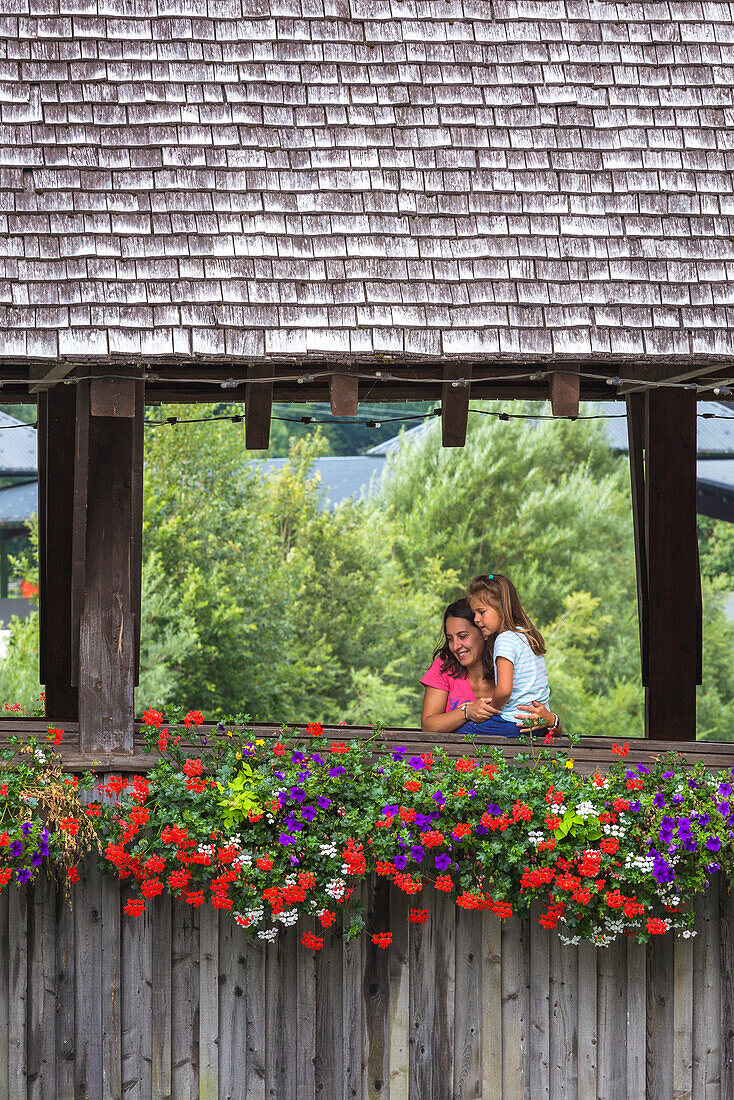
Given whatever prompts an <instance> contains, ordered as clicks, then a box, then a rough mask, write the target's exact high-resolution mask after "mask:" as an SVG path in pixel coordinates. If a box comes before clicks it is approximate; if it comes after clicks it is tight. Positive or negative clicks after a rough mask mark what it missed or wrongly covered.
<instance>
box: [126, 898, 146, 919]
mask: <svg viewBox="0 0 734 1100" xmlns="http://www.w3.org/2000/svg"><path fill="white" fill-rule="evenodd" d="M125 912H126V913H127V915H128V916H129V917H140V916H142V915H143V913H144V912H145V902H144V901H143V900H142V898H130V900H129V901H126V902H125Z"/></svg>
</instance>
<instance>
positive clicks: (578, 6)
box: [0, 0, 734, 362]
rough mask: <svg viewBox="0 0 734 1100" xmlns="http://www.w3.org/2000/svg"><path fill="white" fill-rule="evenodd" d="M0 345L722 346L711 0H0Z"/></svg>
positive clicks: (78, 353)
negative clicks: (0, 12)
mask: <svg viewBox="0 0 734 1100" xmlns="http://www.w3.org/2000/svg"><path fill="white" fill-rule="evenodd" d="M6 7H7V12H6V14H5V17H4V18H3V20H2V37H3V43H4V45H3V54H2V58H3V60H2V85H1V87H0V123H1V125H0V143H1V147H0V186H1V187H2V194H3V203H2V210H1V212H0V332H1V333H2V340H1V341H0V355H2V356H3V357H6V358H11V357H12V358H15V357H19V358H21V359H22V358H41V359H51V360H54V359H56V358H58V357H62V358H66V359H69V360H72V359H73V360H74V361H78V360H79V359H82V360H84V359H90V358H100V359H102V360H105V361H110V362H113V361H121V360H125V359H127V360H129V361H135V362H137V361H139V359H140V357H141V356H142V357H144V358H145V359H146V361H148V362H149V361H150V360H151V359H154V358H155V357H156V356H171V357H174V358H180V359H182V360H186V359H193V360H197V361H202V362H205V361H206V360H207V359H208V358H209V357H217V356H219V357H226V358H227V359H228V360H229V361H233V360H240V361H242V362H246V361H251V360H252V359H263V358H268V357H276V358H277V357H279V356H281V357H282V356H299V357H303V358H308V357H315V358H319V359H323V358H324V357H325V356H333V357H339V356H364V355H367V356H370V355H380V356H384V355H385V354H390V355H397V356H401V355H405V356H419V357H421V356H422V357H433V358H436V357H451V356H456V357H463V358H471V357H476V358H477V359H479V360H481V361H484V362H486V361H487V360H488V358H489V357H495V358H496V357H499V356H503V357H506V356H513V355H517V356H527V357H528V358H529V359H531V360H533V361H535V360H536V359H537V357H538V356H543V357H549V359H550V360H551V361H552V360H553V359H564V358H566V357H569V356H580V357H582V358H587V359H590V358H592V357H593V358H594V359H598V357H602V358H611V359H614V358H615V357H616V358H624V357H626V356H632V357H635V358H637V359H639V358H642V359H645V358H648V359H649V358H652V359H658V358H660V357H665V358H667V357H671V356H673V357H678V356H679V357H684V358H686V359H689V358H695V357H697V356H724V357H726V356H731V355H732V353H733V352H734V323H732V322H733V320H734V160H733V159H732V148H733V139H732V127H731V113H732V110H733V109H734V77H733V76H732V73H733V71H734V10H733V8H732V5H731V4H730V3H728V2H723V0H712V2H711V3H705V4H701V3H696V2H693V0H682V2H680V3H668V2H667V0H650V2H644V3H614V2H610V3H603V2H600V0H526V2H525V3H518V2H517V0H134V2H132V0H104V3H101V2H99V0H82V2H81V3H79V2H77V3H72V4H71V5H69V4H63V5H62V6H61V8H60V7H59V5H58V4H55V3H53V2H49V0H43V2H40V3H35V2H34V3H31V2H30V0H13V3H12V4H10V5H9V6H6Z"/></svg>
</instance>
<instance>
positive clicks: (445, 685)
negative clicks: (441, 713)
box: [421, 657, 477, 713]
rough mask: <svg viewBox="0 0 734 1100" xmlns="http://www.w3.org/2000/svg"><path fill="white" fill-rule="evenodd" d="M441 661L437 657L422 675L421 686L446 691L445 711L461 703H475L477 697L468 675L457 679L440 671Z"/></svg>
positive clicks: (454, 708) (453, 708)
mask: <svg viewBox="0 0 734 1100" xmlns="http://www.w3.org/2000/svg"><path fill="white" fill-rule="evenodd" d="M442 663H443V662H442V661H441V658H440V657H437V658H436V660H435V661H434V662H433V664H432V665H431V667H430V668H429V670H428V672H427V673H426V674H425V676H423V677H422V679H421V683H422V684H423V687H428V688H438V690H439V691H447V692H448V698H447V700H446V712H447V713H448V712H449V711H451V710H456V708H457V707H460V706H461V704H462V703H475V702H476V701H477V697H476V695H475V694H474V692H473V691H472V686H471V684H470V683H469V677H468V676H462V677H461V678H460V679H457V678H456V677H455V676H451V675H449V673H448V672H441V665H442Z"/></svg>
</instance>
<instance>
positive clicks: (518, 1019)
mask: <svg viewBox="0 0 734 1100" xmlns="http://www.w3.org/2000/svg"><path fill="white" fill-rule="evenodd" d="M529 946H530V945H529V928H528V922H527V920H526V919H523V920H521V919H520V918H518V917H511V918H510V919H509V920H505V921H504V922H503V924H502V1097H503V1100H524V1098H525V1096H526V1095H527V1088H528V1083H529V1066H528V1022H529V1015H530V989H529V986H530V979H529V969H528V964H529V957H530V951H529Z"/></svg>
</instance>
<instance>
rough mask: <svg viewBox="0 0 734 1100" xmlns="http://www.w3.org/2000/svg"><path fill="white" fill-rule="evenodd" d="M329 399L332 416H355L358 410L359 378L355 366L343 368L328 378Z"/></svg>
mask: <svg viewBox="0 0 734 1100" xmlns="http://www.w3.org/2000/svg"><path fill="white" fill-rule="evenodd" d="M329 400H330V402H331V414H332V416H356V415H357V413H358V411H359V379H358V377H357V368H356V367H349V368H345V370H344V372H343V373H341V372H340V373H339V374H333V375H332V376H331V378H330V379H329Z"/></svg>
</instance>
